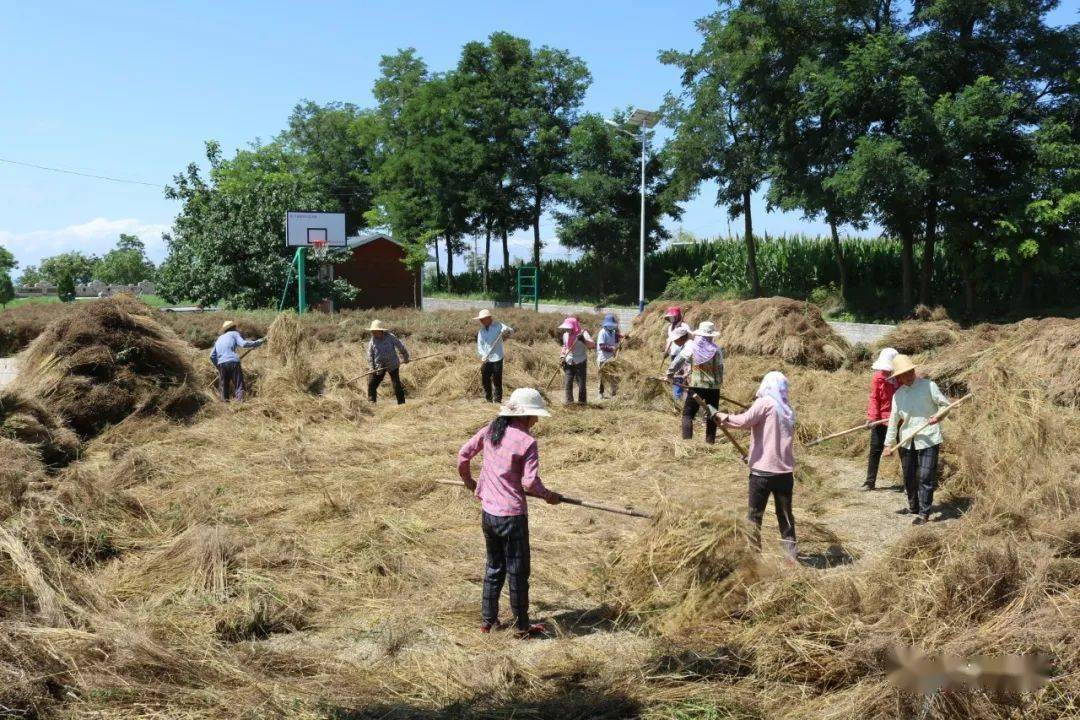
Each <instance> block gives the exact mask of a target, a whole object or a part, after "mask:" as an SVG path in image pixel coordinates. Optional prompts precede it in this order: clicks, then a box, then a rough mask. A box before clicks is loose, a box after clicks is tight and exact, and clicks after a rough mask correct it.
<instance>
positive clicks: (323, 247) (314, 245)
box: [311, 238, 330, 262]
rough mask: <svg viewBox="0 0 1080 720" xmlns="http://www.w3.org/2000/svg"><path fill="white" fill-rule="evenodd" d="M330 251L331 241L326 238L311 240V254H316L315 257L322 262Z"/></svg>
mask: <svg viewBox="0 0 1080 720" xmlns="http://www.w3.org/2000/svg"><path fill="white" fill-rule="evenodd" d="M328 252H330V242H329V241H328V240H327V239H326V238H321V239H318V240H316V239H314V238H313V239H312V240H311V254H312V255H314V256H315V259H316V260H318V261H319V262H322V261H323V260H325V259H326V254H327V253H328Z"/></svg>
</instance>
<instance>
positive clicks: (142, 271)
mask: <svg viewBox="0 0 1080 720" xmlns="http://www.w3.org/2000/svg"><path fill="white" fill-rule="evenodd" d="M153 276H154V264H153V263H152V262H150V260H148V259H147V257H146V245H145V244H143V241H142V240H140V239H139V237H138V236H137V235H128V234H125V233H121V234H120V239H119V240H118V241H117V243H116V247H115V248H114V249H112V250H110V251H109V252H107V253H105V255H104V256H103V257H102V258H101V260H99V261H98V262H97V264H96V265H95V266H94V278H95V279H97V280H100V281H101V282H103V283H107V284H109V285H137V284H139V283H140V282H142V281H143V280H149V279H150V278H152V277H153Z"/></svg>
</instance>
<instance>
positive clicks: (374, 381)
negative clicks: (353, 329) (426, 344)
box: [367, 320, 409, 405]
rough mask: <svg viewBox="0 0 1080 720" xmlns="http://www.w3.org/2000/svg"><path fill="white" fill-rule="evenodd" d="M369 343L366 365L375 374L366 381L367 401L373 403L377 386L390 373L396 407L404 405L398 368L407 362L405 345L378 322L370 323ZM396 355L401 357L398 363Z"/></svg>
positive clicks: (407, 356)
mask: <svg viewBox="0 0 1080 720" xmlns="http://www.w3.org/2000/svg"><path fill="white" fill-rule="evenodd" d="M368 330H370V331H371V341H370V342H368V347H367V354H368V364H369V365H370V366H371V369H372V370H374V371H375V372H374V373H372V375H371V379H370V380H368V386H367V394H368V400H370V401H371V402H375V400H376V399H377V396H378V392H377V391H378V389H379V385H380V384H381V383H382V381H383V378H385V377H386V374H387V373H390V382H391V383H392V384H393V386H394V395H395V396H396V397H397V403H398V405H404V404H405V388H404V387H402V385H401V374H400V367H401V363H402V362H409V351H408V350H407V349H406V348H405V344H404V343H402V342H401V340H398V338H397V336H396V335H394V333H392V332H388V331H387V330H386V328H385V327H384V326H383V324H382V323H381V322H380V321H378V320H372V321H371V327H369V328H368ZM398 354H400V355H401V360H400V362H399V361H398Z"/></svg>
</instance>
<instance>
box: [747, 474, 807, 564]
mask: <svg viewBox="0 0 1080 720" xmlns="http://www.w3.org/2000/svg"><path fill="white" fill-rule="evenodd" d="M794 489H795V476H794V475H792V474H791V473H785V474H783V475H771V476H768V477H766V476H764V475H755V474H754V473H753V471H751V472H750V487H749V492H748V493H747V496H748V498H749V506H750V513H749V515H748V517H749V519H750V523H751V525H752V530H753V533H754V542H755V544H757V545H758V547H760V546H761V518H762V517H763V516H764V515H765V508H766V506H768V504H769V495H772V497H773V509H774V510H776V521H777V522H778V523H779V524H780V537H781V538H783V539H784V542H785V544H787V543H790V549H791V551H794V549H795V516H794V515H793V514H792V512H791V495H792V492H793V491H794Z"/></svg>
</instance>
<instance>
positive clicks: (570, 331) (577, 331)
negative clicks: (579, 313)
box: [560, 317, 581, 351]
mask: <svg viewBox="0 0 1080 720" xmlns="http://www.w3.org/2000/svg"><path fill="white" fill-rule="evenodd" d="M560 327H563V328H564V329H565V330H566V341H565V342H564V343H563V347H565V348H566V350H567V351H570V350H572V349H573V347H574V343H576V342H577V339H578V336H579V335H581V323H580V322H578V319H577V318H576V317H568V318H566V319H565V320H563V321H562V325H561V326H560Z"/></svg>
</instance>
